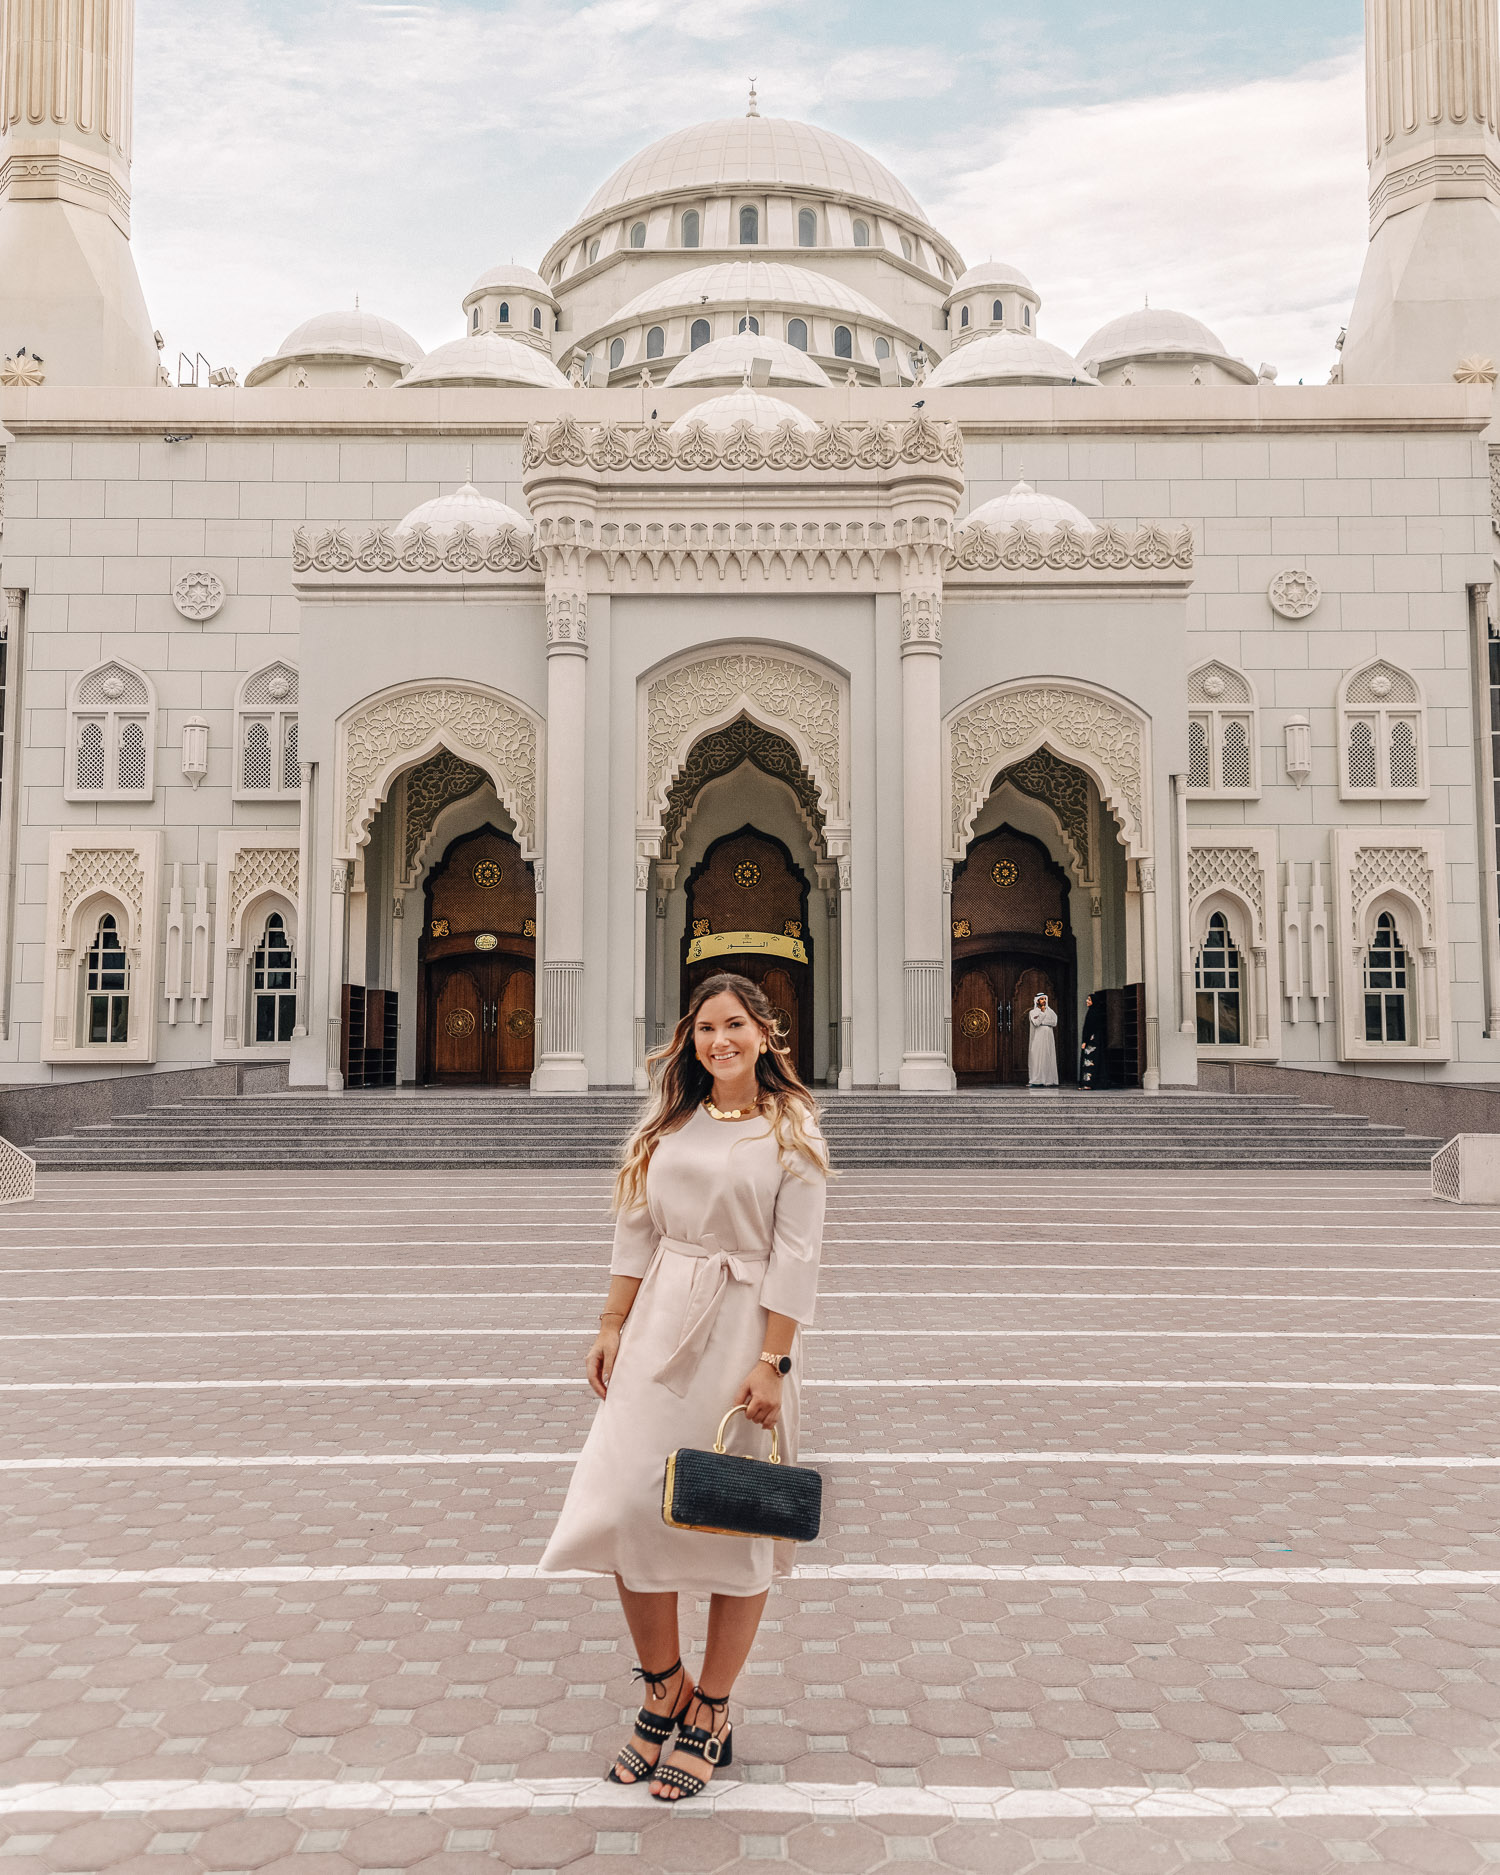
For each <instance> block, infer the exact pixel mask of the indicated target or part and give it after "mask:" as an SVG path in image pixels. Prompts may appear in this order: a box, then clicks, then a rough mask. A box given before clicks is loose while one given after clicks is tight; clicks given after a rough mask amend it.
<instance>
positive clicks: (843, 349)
mask: <svg viewBox="0 0 1500 1875" xmlns="http://www.w3.org/2000/svg"><path fill="white" fill-rule="evenodd" d="M833 355H834V357H835V358H852V357H853V356H854V334H853V333H852V332H851V331H850V330H849V328H848V326H835V327H834V328H833Z"/></svg>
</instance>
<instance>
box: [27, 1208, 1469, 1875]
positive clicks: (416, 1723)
mask: <svg viewBox="0 0 1500 1875" xmlns="http://www.w3.org/2000/svg"><path fill="white" fill-rule="evenodd" d="M606 1194H607V1180H606V1179H605V1177H604V1176H603V1175H602V1174H596V1173H578V1174H566V1173H550V1172H549V1173H534V1174H530V1175H522V1174H516V1173H490V1174H454V1175H449V1174H441V1175H439V1174H432V1175H428V1176H425V1177H424V1176H418V1175H411V1174H394V1173H386V1174H380V1175H363V1174H362V1175H359V1176H354V1175H344V1174H336V1173H328V1174H326V1175H321V1176H320V1175H311V1174H309V1175H287V1174H279V1175H272V1174H264V1175H258V1176H254V1177H251V1176H248V1175H247V1176H243V1177H211V1176H206V1175H197V1174H180V1175H160V1176H124V1175H113V1176H103V1175H97V1174H96V1175H84V1174H73V1173H69V1174H55V1175H50V1176H47V1177H44V1179H43V1180H42V1183H41V1193H40V1197H39V1200H38V1202H37V1203H36V1204H35V1205H34V1206H31V1207H29V1208H22V1209H18V1210H14V1211H11V1212H8V1213H4V1214H0V1334H3V1336H4V1339H5V1354H4V1360H3V1364H0V1400H3V1407H4V1414H3V1421H0V1426H3V1436H0V1492H3V1501H4V1503H5V1506H6V1516H5V1522H4V1537H3V1554H0V1675H3V1682H0V1683H3V1688H4V1691H3V1693H0V1875H33V1871H34V1872H35V1875H66V1872H67V1871H79V1872H82V1871H93V1870H111V1871H135V1870H137V1869H138V1870H140V1871H142V1875H169V1872H170V1871H171V1870H173V1869H182V1870H192V1871H198V1870H203V1871H218V1872H222V1875H230V1872H231V1871H246V1872H247V1875H248V1871H252V1870H258V1871H263V1870H277V1871H280V1870H287V1871H295V1875H361V1872H362V1875H387V1872H390V1875H395V1872H396V1871H406V1870H419V1871H423V1875H448V1872H449V1871H454V1872H457V1871H470V1870H472V1871H475V1872H476V1875H478V1871H481V1870H483V1871H486V1872H489V1871H498V1872H499V1875H503V1872H504V1871H507V1870H512V1871H523V1870H524V1871H542V1870H560V1869H567V1870H569V1871H582V1870H593V1869H599V1870H604V1871H609V1872H610V1875H623V1872H624V1871H625V1870H626V1869H629V1868H632V1867H635V1868H641V1869H653V1870H655V1869H661V1870H673V1871H683V1875H700V1872H702V1875H706V1872H707V1871H711V1870H717V1869H727V1868H738V1867H741V1866H744V1867H749V1866H751V1865H758V1864H759V1863H761V1862H777V1861H780V1862H781V1863H782V1864H783V1865H784V1866H786V1867H788V1868H790V1869H794V1870H808V1871H828V1872H829V1875H833V1872H835V1871H848V1872H849V1875H858V1872H862V1871H866V1870H874V1869H884V1868H887V1867H889V1868H897V1867H905V1866H907V1865H911V1864H916V1865H920V1864H924V1863H926V1864H930V1865H933V1866H935V1867H939V1868H952V1869H964V1870H972V1871H977V1872H979V1875H1008V1872H1009V1871H1020V1870H1029V1869H1035V1870H1043V1869H1050V1868H1052V1867H1055V1866H1058V1865H1063V1866H1067V1865H1071V1866H1074V1867H1076V1868H1079V1869H1080V1870H1084V1871H1088V1875H1095V1872H1096V1871H1110V1872H1114V1871H1118V1872H1119V1875H1126V1872H1127V1871H1134V1870H1150V1871H1162V1872H1163V1875H1169V1872H1171V1871H1175V1870H1179V1869H1184V1870H1185V1869H1190V1868H1197V1867H1200V1866H1205V1865H1208V1866H1212V1865H1220V1866H1223V1867H1225V1868H1226V1869H1230V1870H1235V1871H1238V1870H1291V1871H1297V1872H1298V1875H1314V1872H1315V1871H1320V1870H1344V1869H1349V1868H1356V1869H1357V1868H1358V1867H1360V1866H1361V1865H1368V1866H1372V1867H1385V1868H1396V1869H1414V1870H1425V1869H1431V1870H1434V1871H1444V1875H1447V1872H1449V1871H1453V1872H1455V1875H1461V1872H1462V1871H1468V1870H1480V1869H1486V1868H1491V1867H1495V1868H1500V1739H1497V1731H1496V1724H1495V1721H1496V1717H1497V1715H1500V1607H1497V1602H1496V1589H1497V1586H1500V1539H1497V1536H1496V1528H1497V1514H1496V1513H1497V1505H1500V1488H1497V1487H1500V1438H1497V1435H1496V1430H1495V1418H1496V1414H1495V1409H1496V1405H1497V1401H1500V1370H1497V1366H1496V1360H1495V1355H1496V1350H1497V1345H1500V1222H1497V1214H1496V1213H1494V1212H1487V1211H1479V1210H1458V1209H1453V1208H1449V1207H1444V1206H1439V1205H1436V1204H1434V1203H1433V1202H1432V1201H1431V1200H1430V1198H1429V1197H1428V1195H1427V1189H1426V1182H1425V1180H1423V1179H1421V1178H1418V1177H1415V1176H1408V1175H1402V1174H1361V1175H1358V1176H1353V1175H1350V1176H1341V1175H1337V1174H1319V1175H1312V1174H1308V1175H1286V1176H1277V1175H1272V1174H1254V1175H1246V1176H1242V1177H1236V1176H1234V1175H1231V1174H1220V1173H1215V1174H1196V1173H1192V1174H1190V1173H1182V1174H1167V1173H1159V1174H1151V1175H1149V1176H1147V1175H1133V1176H1121V1175H1118V1174H1099V1175H1080V1174H1074V1173H1070V1174H1066V1175H1062V1176H1058V1177H1048V1176H1045V1175H1042V1174H1039V1173H1025V1174H1017V1175H1015V1176H1013V1177H1006V1176H1004V1175H997V1174H993V1173H986V1174H984V1175H982V1176H981V1175H978V1174H971V1175H964V1174H942V1175H938V1174H931V1175H929V1174H900V1175H896V1174H870V1173H863V1172H861V1173H854V1174H849V1175H847V1176H845V1177H843V1178H841V1179H840V1180H838V1181H837V1183H836V1184H835V1186H834V1187H833V1190H832V1195H831V1202H830V1214H829V1232H828V1242H827V1249H826V1255H825V1277H824V1286H823V1302H822V1305H821V1309H820V1316H819V1323H818V1327H817V1330H816V1332H815V1334H814V1335H812V1336H811V1337H810V1338H809V1352H808V1368H809V1373H810V1376H811V1384H810V1387H809V1391H808V1395H807V1414H806V1419H807V1426H806V1456H808V1457H809V1458H811V1459H812V1461H813V1462H815V1463H817V1464H818V1465H819V1466H820V1467H821V1468H822V1470H823V1471H824V1473H825V1477H826V1480H827V1485H828V1491H827V1499H826V1509H825V1535H824V1538H823V1540H822V1541H820V1542H819V1543H818V1544H816V1545H815V1546H812V1547H810V1548H809V1549H807V1550H806V1551H805V1552H804V1553H803V1555H802V1560H801V1567H800V1569H799V1572H798V1575H797V1577H796V1579H795V1580H794V1581H792V1582H790V1583H789V1584H786V1585H785V1586H783V1587H781V1588H780V1589H778V1590H777V1591H776V1593H775V1594H774V1596H773V1598H772V1602H771V1605H770V1608H769V1610H768V1619H767V1622H766V1625H765V1628H764V1630H763V1634H762V1641H761V1644H760V1646H759V1647H758V1649H757V1652H756V1655H755V1657H754V1659H753V1661H752V1665H751V1667H750V1670H749V1672H748V1673H747V1675H746V1677H745V1678H744V1679H743V1680H742V1682H741V1684H740V1688H739V1698H738V1701H737V1709H736V1714H735V1716H736V1719H737V1731H736V1739H735V1764H734V1768H733V1771H732V1773H731V1774H728V1775H726V1776H724V1777H722V1778H720V1779H718V1780H716V1781H715V1783H714V1785H713V1787H712V1791H711V1794H710V1795H709V1796H707V1797H705V1798H702V1799H699V1800H696V1801H694V1802H692V1803H689V1804H685V1805H683V1806H681V1807H680V1808H679V1809H677V1810H674V1811H670V1812H669V1811H667V1810H665V1809H664V1808H663V1807H662V1806H659V1805H656V1804H653V1803H651V1802H650V1801H649V1799H647V1798H646V1796H645V1795H644V1794H643V1793H642V1792H640V1791H624V1790H618V1789H615V1788H612V1787H610V1786H607V1785H605V1784H603V1783H601V1782H600V1781H598V1780H599V1776H600V1773H601V1771H602V1769H603V1768H604V1766H605V1765H606V1763H607V1762H608V1760H609V1758H610V1757H611V1756H612V1754H613V1752H614V1751H615V1749H616V1748H617V1747H618V1745H619V1744H620V1743H621V1742H622V1741H623V1738H624V1736H625V1722H626V1719H627V1715H628V1713H629V1712H630V1711H632V1710H633V1708H634V1704H635V1700H634V1699H633V1697H632V1683H631V1680H630V1675H629V1669H630V1666H631V1664H632V1658H633V1656H632V1654H631V1650H630V1647H629V1643H628V1641H627V1639H626V1638H625V1635H624V1631H623V1627H622V1623H621V1620H620V1617H619V1614H618V1612H617V1608H616V1605H615V1602H614V1597H613V1592H612V1589H611V1587H610V1585H609V1584H608V1583H605V1582H601V1581H597V1580H593V1579H579V1580H571V1579H570V1580H544V1579H540V1578H538V1577H537V1576H536V1574H535V1568H536V1563H537V1559H538V1557H539V1556H540V1554H541V1550H542V1547H543V1544H544V1541H545V1538H546V1534H547V1531H548V1529H549V1528H550V1525H551V1521H552V1518H553V1515H554V1513H555V1510H556V1508H557V1505H558V1503H559V1501H560V1498H561V1494H562V1492H563V1490H564V1488H565V1486H566V1482H567V1477H568V1461H569V1458H570V1455H571V1454H572V1453H574V1452H575V1451H576V1450H577V1449H578V1447H579V1445H580V1443H581V1441H582V1438H583V1435H584V1431H585V1428H586V1426H587V1424H588V1420H589V1416H590V1411H591V1400H590V1396H589V1395H588V1394H587V1393H586V1391H585V1390H584V1389H583V1387H582V1385H581V1383H580V1382H579V1381H578V1380H577V1379H576V1378H575V1375H576V1372H577V1369H578V1367H579V1365H580V1363H581V1360H582V1355H583V1351H584V1349H585V1347H586V1346H587V1344H588V1340H589V1337H590V1334H591V1329H592V1323H593V1320H594V1316H595V1313H596V1311H597V1308H598V1305H599V1297H600V1295H601V1294H602V1291H603V1284H604V1277H603V1264H604V1261H605V1257H606V1252H607V1245H608V1236H609V1226H608V1222H607V1219H606V1216H605V1209H604V1207H605V1199H606ZM703 1613H704V1610H702V1609H699V1610H697V1611H696V1613H694V1614H693V1615H692V1616H691V1624H692V1625H693V1627H694V1631H695V1632H697V1633H701V1627H702V1620H703Z"/></svg>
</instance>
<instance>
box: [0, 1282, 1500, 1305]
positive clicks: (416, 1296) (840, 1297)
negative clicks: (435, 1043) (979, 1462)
mask: <svg viewBox="0 0 1500 1875" xmlns="http://www.w3.org/2000/svg"><path fill="white" fill-rule="evenodd" d="M818 1294H819V1300H820V1301H823V1302H1114V1303H1120V1302H1151V1303H1156V1302H1222V1303H1228V1302H1238V1303H1243V1304H1244V1305H1245V1306H1246V1307H1248V1308H1262V1307H1264V1306H1265V1304H1266V1303H1268V1302H1299V1303H1302V1304H1303V1305H1305V1306H1307V1307H1322V1306H1323V1305H1325V1304H1328V1303H1334V1302H1338V1303H1350V1302H1355V1303H1361V1304H1367V1303H1397V1304H1399V1305H1400V1306H1401V1307H1402V1308H1410V1307H1412V1306H1414V1305H1415V1304H1417V1303H1422V1302H1431V1303H1456V1304H1458V1305H1459V1306H1460V1307H1463V1308H1491V1309H1494V1308H1500V1296H1475V1295H1467V1296H1393V1295H1340V1294H1335V1293H1328V1294H1323V1295H1276V1294H1272V1293H1269V1292H1262V1293H1260V1294H1256V1295H1233V1294H1228V1293H1225V1292H1224V1291H1218V1292H1216V1293H1210V1294H1199V1293H1197V1292H1194V1291H1191V1290H1175V1289H1165V1290H1158V1289H1130V1290H1126V1289H833V1288H828V1287H820V1289H819V1292H818ZM580 1301H581V1298H580V1297H579V1294H578V1291H577V1290H576V1289H439V1290H433V1289H257V1290H241V1291H239V1292H238V1293H235V1292H226V1291H224V1290H211V1291H208V1292H207V1293H203V1294H185V1293H182V1292H180V1291H170V1292H166V1293H163V1294H160V1295H104V1294H99V1295H79V1294H78V1293H77V1292H76V1291H75V1292H73V1293H71V1294H67V1295H32V1296H4V1295H0V1302H60V1303H72V1304H75V1305H78V1306H85V1305H88V1306H92V1305H94V1304H98V1303H107V1304H108V1305H109V1306H110V1307H114V1306H115V1305H116V1304H118V1303H121V1302H150V1303H159V1302H172V1303H177V1302H212V1303H216V1304H223V1303H226V1302H350V1303H357V1304H359V1305H360V1306H363V1305H364V1304H365V1303H367V1302H573V1303H579V1302H580ZM584 1306H592V1304H587V1303H585V1304H584Z"/></svg>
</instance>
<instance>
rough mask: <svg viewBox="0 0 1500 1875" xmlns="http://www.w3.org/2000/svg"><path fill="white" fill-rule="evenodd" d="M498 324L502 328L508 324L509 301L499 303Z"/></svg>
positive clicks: (504, 300)
mask: <svg viewBox="0 0 1500 1875" xmlns="http://www.w3.org/2000/svg"><path fill="white" fill-rule="evenodd" d="M499 323H500V324H501V325H503V326H508V325H509V324H510V301H509V300H508V299H503V300H501V302H500V314H499Z"/></svg>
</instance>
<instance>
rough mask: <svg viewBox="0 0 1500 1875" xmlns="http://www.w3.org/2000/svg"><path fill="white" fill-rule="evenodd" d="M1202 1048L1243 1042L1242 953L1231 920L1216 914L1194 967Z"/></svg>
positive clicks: (1199, 1035) (1210, 921) (1230, 1045)
mask: <svg viewBox="0 0 1500 1875" xmlns="http://www.w3.org/2000/svg"><path fill="white" fill-rule="evenodd" d="M1194 974H1195V978H1196V983H1195V987H1196V989H1197V1002H1198V1042H1199V1045H1200V1046H1201V1047H1205V1048H1213V1047H1220V1048H1224V1047H1233V1046H1235V1045H1236V1044H1238V1042H1239V1041H1240V954H1239V952H1238V951H1237V950H1236V949H1235V946H1234V940H1233V938H1232V937H1231V935H1230V931H1229V921H1228V919H1226V918H1225V916H1224V914H1223V912H1220V911H1216V912H1215V913H1214V914H1213V916H1212V917H1211V918H1210V919H1209V921H1208V930H1207V931H1206V932H1205V933H1204V935H1203V946H1202V949H1201V950H1200V951H1199V952H1198V957H1197V962H1196V964H1195V966H1194Z"/></svg>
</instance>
